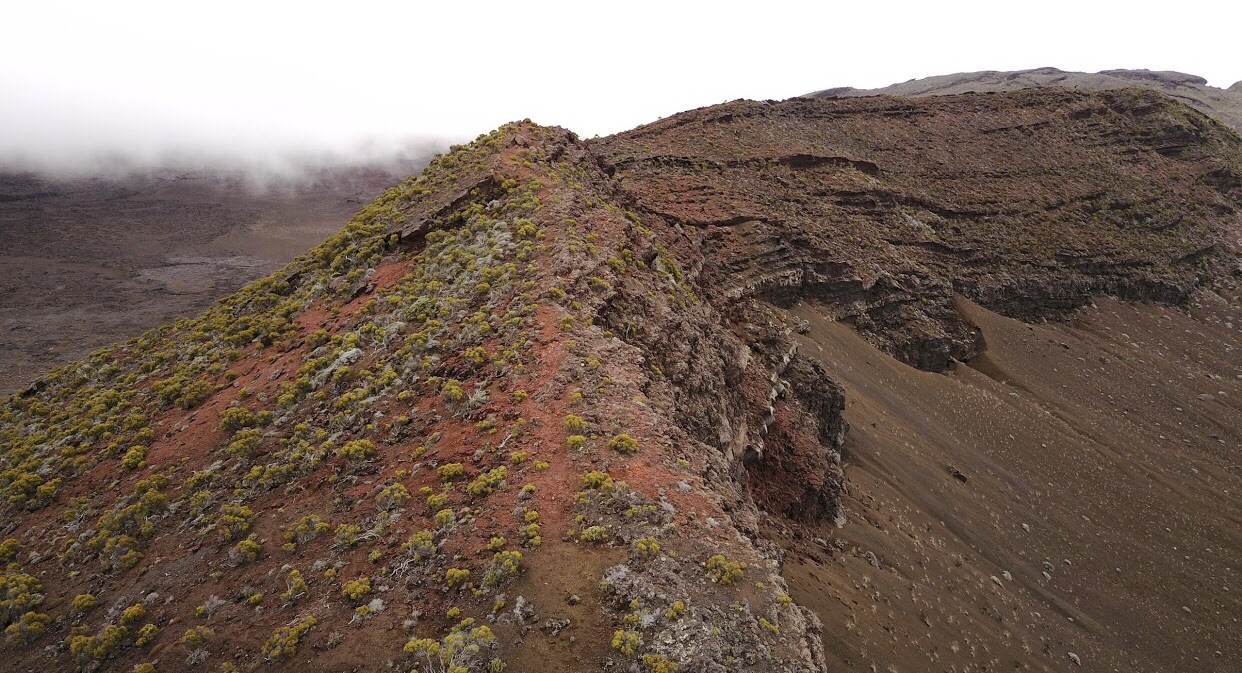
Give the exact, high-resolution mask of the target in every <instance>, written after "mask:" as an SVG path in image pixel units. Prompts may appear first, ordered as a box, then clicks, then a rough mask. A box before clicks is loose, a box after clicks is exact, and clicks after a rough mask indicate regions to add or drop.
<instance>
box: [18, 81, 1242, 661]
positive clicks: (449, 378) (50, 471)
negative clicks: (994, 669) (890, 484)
mask: <svg viewBox="0 0 1242 673" xmlns="http://www.w3.org/2000/svg"><path fill="white" fill-rule="evenodd" d="M1239 176H1242V145H1240V143H1239V140H1238V137H1237V135H1236V134H1234V133H1233V132H1232V131H1231V130H1229V129H1227V128H1226V127H1223V126H1221V125H1219V124H1217V123H1215V122H1213V121H1212V120H1210V119H1209V118H1207V117H1204V116H1202V115H1201V114H1199V113H1197V112H1195V111H1193V110H1191V109H1189V108H1186V107H1184V106H1182V105H1180V104H1178V103H1175V102H1173V101H1171V100H1169V99H1167V98H1164V97H1162V96H1159V95H1158V94H1154V93H1151V92H1144V91H1136V90H1126V91H1119V92H1090V93H1088V92H1065V91H1056V92H1049V91H1023V92H1016V93H1007V94H992V95H964V96H952V97H944V98H935V99H918V100H915V99H899V98H887V97H879V98H866V99H825V100H798V99H795V100H791V101H786V102H782V103H757V102H748V101H739V102H734V103H729V104H725V105H722V106H715V107H712V108H705V109H701V110H695V111H691V112H688V113H684V114H682V115H678V116H676V117H673V118H670V119H666V120H662V121H660V122H657V123H655V124H652V125H649V126H645V127H641V128H639V129H636V130H634V131H631V132H628V133H625V134H620V135H618V136H613V137H610V138H605V139H601V140H598V141H591V142H584V141H582V140H580V139H578V138H577V137H576V136H575V135H574V134H573V133H571V132H568V131H566V130H563V129H559V128H549V127H541V126H538V125H536V124H533V123H530V122H520V123H514V124H509V125H506V126H504V127H502V128H500V129H498V130H497V131H495V132H493V133H490V134H487V135H484V136H480V137H479V138H478V139H477V140H476V141H474V142H473V143H471V144H469V145H466V146H461V147H456V148H454V149H453V150H452V151H450V152H449V153H447V154H445V155H443V156H441V157H439V158H437V159H436V160H435V161H433V162H432V164H431V166H429V167H428V168H427V169H426V170H425V171H423V172H422V173H421V174H419V175H418V176H415V177H412V178H410V179H409V180H406V181H405V182H403V183H402V184H400V185H398V186H396V187H393V188H391V189H389V190H388V191H386V192H385V193H384V194H383V195H382V196H381V197H380V198H379V199H377V200H376V201H375V202H374V203H372V204H370V205H369V206H367V207H365V208H363V209H362V210H361V211H360V212H359V213H358V214H357V215H356V216H355V217H354V218H353V219H352V220H351V221H350V222H349V223H348V224H347V225H346V226H345V227H344V229H342V230H341V231H340V233H338V234H337V235H335V236H333V237H332V238H330V239H328V240H327V241H326V242H324V243H323V244H322V245H320V246H318V247H316V248H315V249H313V250H311V251H310V252H309V253H307V254H305V255H303V256H302V257H300V258H298V259H297V260H296V261H295V262H293V263H292V264H291V265H289V266H288V267H287V268H285V269H283V270H282V271H280V272H278V273H276V274H274V275H272V276H269V277H267V278H265V279H262V280H260V281H257V282H255V283H252V284H251V285H249V286H247V287H245V288H244V289H242V290H241V291H239V292H238V293H236V294H234V295H232V296H230V297H228V298H227V299H225V300H223V301H221V302H220V304H219V305H217V306H216V307H214V308H212V309H211V310H209V311H207V312H205V313H204V314H202V315H201V316H198V317H196V318H193V319H184V320H180V321H178V322H177V323H175V324H173V325H169V326H167V327H164V328H161V329H158V330H154V331H152V332H149V333H147V334H145V335H143V336H142V337H140V338H138V339H135V340H133V341H131V342H129V343H127V344H124V345H119V346H117V347H115V348H110V349H106V350H104V351H100V352H97V353H95V354H93V355H92V356H91V357H89V358H87V359H86V360H84V361H82V362H80V363H77V364H75V365H72V366H69V367H65V368H62V369H60V370H57V371H55V372H53V373H51V374H49V375H48V376H46V377H44V378H43V379H41V380H40V381H38V382H37V383H36V384H35V385H34V386H32V387H31V388H30V389H28V390H26V391H24V392H22V393H20V394H18V395H15V396H13V397H11V398H9V399H8V400H7V401H6V402H5V403H4V405H3V407H0V442H2V443H3V445H4V452H3V455H2V456H0V496H3V497H2V500H0V502H3V505H2V507H3V508H4V509H3V512H4V516H3V518H2V519H0V520H2V521H4V522H5V523H3V524H0V535H4V536H7V537H8V539H7V540H5V541H4V543H3V545H2V546H0V553H3V561H4V562H6V563H7V564H8V565H7V567H6V569H5V570H4V572H3V575H2V580H3V586H4V587H5V593H4V594H3V596H4V597H5V600H4V603H3V604H0V619H2V620H3V626H4V628H5V632H6V634H7V637H8V641H7V643H8V644H7V645H6V647H9V648H12V650H13V652H12V655H11V656H12V657H13V659H12V660H11V661H13V662H16V663H15V664H14V665H15V666H19V667H21V666H27V667H32V668H33V667H35V666H42V667H47V666H53V667H55V668H61V669H71V668H73V667H77V668H80V669H83V670H94V669H97V668H101V667H111V668H115V669H116V670H128V669H130V668H133V669H134V670H148V671H149V670H153V669H158V670H179V669H181V668H183V667H187V666H190V665H201V666H205V667H208V668H207V669H206V670H264V669H266V668H271V667H276V668H279V667H282V666H283V667H288V668H292V667H294V666H300V667H309V668H310V669H311V670H373V669H375V668H378V667H380V664H379V662H383V664H382V665H383V666H384V667H389V666H391V667H397V668H400V669H402V670H419V671H453V672H455V673H464V672H476V671H489V672H492V673H495V672H497V671H501V670H510V671H514V670H516V671H527V670H536V669H538V668H545V667H547V666H548V664H549V662H555V663H556V665H557V666H558V667H559V668H560V669H561V670H597V669H602V670H640V671H648V672H651V673H667V672H670V671H738V670H746V671H822V670H827V668H828V665H829V664H828V655H827V654H826V652H825V648H824V643H825V642H829V641H830V640H831V639H832V638H842V637H848V636H842V635H840V634H836V635H832V634H825V632H824V626H823V624H822V623H821V620H820V618H819V617H818V616H817V615H816V613H815V612H814V611H813V610H811V609H809V608H808V607H807V606H805V605H802V604H800V603H799V602H798V601H795V600H794V598H793V597H792V596H791V595H792V594H795V593H797V591H796V590H795V588H791V586H790V585H789V584H788V583H787V581H786V579H785V577H784V576H783V575H782V571H783V570H784V569H785V568H784V566H783V562H784V561H785V560H786V555H787V547H788V546H789V544H788V540H789V539H803V538H808V537H813V536H815V535H818V533H812V531H816V530H819V528H817V527H819V526H823V525H824V524H825V523H828V524H829V525H831V524H832V523H840V522H843V521H845V518H846V512H845V510H844V506H843V505H844V500H843V498H844V495H845V490H844V482H843V471H842V467H841V463H842V449H843V447H846V446H847V437H848V436H849V435H848V424H847V422H846V418H845V414H844V409H845V405H846V401H847V394H846V389H845V388H844V387H843V385H842V383H841V382H840V381H839V380H838V379H837V378H835V377H834V376H831V375H829V373H828V371H827V370H826V368H825V364H824V361H823V360H822V359H821V358H819V357H813V356H809V355H808V354H806V353H805V352H804V351H805V345H804V344H801V342H800V340H799V335H803V334H808V333H810V334H812V335H813V334H814V333H815V332H814V330H815V329H817V328H816V327H815V326H814V325H812V324H810V323H809V322H808V321H807V320H805V319H803V318H800V317H799V315H800V314H799V313H798V308H797V307H798V306H799V305H800V304H804V303H807V302H811V303H813V304H814V305H815V306H816V307H817V308H816V316H818V317H817V318H816V319H817V320H818V319H831V320H833V321H835V322H837V323H841V324H849V325H851V326H852V328H853V329H854V330H855V331H856V332H857V333H858V334H860V335H862V336H863V337H864V338H865V339H867V340H868V343H870V344H871V345H872V346H874V347H876V348H878V349H880V350H881V351H883V352H884V353H888V354H890V355H892V356H894V357H896V358H898V359H899V360H901V361H903V362H905V363H907V364H908V365H911V366H913V367H917V368H919V369H922V370H925V371H930V372H941V371H946V370H949V369H950V368H952V367H953V366H955V364H956V363H960V362H961V361H964V360H970V359H972V358H976V357H978V356H980V355H981V354H984V353H986V351H987V348H988V346H987V339H986V338H985V331H986V330H984V329H983V328H982V327H980V322H981V320H982V319H981V318H980V317H979V316H978V315H977V314H976V313H975V312H974V311H975V309H973V308H969V307H967V304H966V302H973V304H972V305H979V306H982V307H986V308H988V309H991V310H993V311H996V312H999V313H1001V314H1005V315H1008V316H1011V317H1014V318H1020V319H1023V320H1027V321H1038V320H1042V319H1047V318H1054V319H1055V318H1057V317H1060V316H1064V315H1067V314H1068V313H1069V312H1072V311H1074V310H1076V309H1079V308H1081V307H1084V306H1087V305H1089V304H1090V303H1091V302H1092V300H1093V297H1097V296H1100V295H1112V296H1116V297H1120V298H1122V299H1125V300H1131V301H1151V302H1159V303H1163V304H1173V305H1178V304H1185V303H1187V302H1188V301H1190V300H1191V298H1192V297H1194V296H1197V293H1202V292H1206V291H1209V290H1211V289H1213V288H1218V287H1222V286H1224V285H1227V283H1228V282H1229V281H1230V278H1231V274H1236V273H1237V270H1238V265H1237V263H1238V257H1237V245H1238V236H1239V229H1240V225H1239V223H1240V222H1242V220H1240V219H1239V215H1238V206H1239V205H1240V202H1242V182H1240V180H1239ZM879 352H880V351H877V353H879ZM927 375H928V376H931V374H927ZM830 568H831V566H826V567H825V569H824V570H823V572H831V570H830ZM997 581H998V582H1000V580H997Z"/></svg>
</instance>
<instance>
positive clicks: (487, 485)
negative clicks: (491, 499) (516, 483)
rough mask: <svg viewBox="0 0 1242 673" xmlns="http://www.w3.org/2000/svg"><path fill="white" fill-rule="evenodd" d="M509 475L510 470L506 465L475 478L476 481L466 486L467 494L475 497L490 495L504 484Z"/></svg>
mask: <svg viewBox="0 0 1242 673" xmlns="http://www.w3.org/2000/svg"><path fill="white" fill-rule="evenodd" d="M508 474H509V470H508V468H506V467H505V466H504V465H501V466H500V467H494V468H492V469H490V470H488V471H487V472H484V473H483V474H480V475H479V476H478V477H475V479H474V481H471V482H470V483H469V484H468V485H467V486H466V492H468V493H469V494H470V495H472V496H475V497H480V496H484V495H488V494H489V493H491V492H492V491H494V490H496V489H497V488H500V486H501V485H502V484H504V481H505V477H506V476H508Z"/></svg>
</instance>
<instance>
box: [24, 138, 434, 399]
mask: <svg viewBox="0 0 1242 673" xmlns="http://www.w3.org/2000/svg"><path fill="white" fill-rule="evenodd" d="M424 165H426V161H425V160H408V161H403V162H394V163H393V164H391V165H390V164H388V163H377V164H375V165H370V166H359V167H342V166H329V167H325V168H322V169H320V170H318V171H316V172H314V173H310V174H307V175H305V176H302V177H300V178H297V179H291V180H289V181H285V182H281V183H279V184H276V183H272V184H269V185H266V186H259V185H258V184H256V183H255V180H254V179H253V178H252V177H250V176H248V175H246V174H243V173H240V172H237V171H228V170H224V169H217V170H210V169H198V170H192V169H161V170H156V171H151V172H136V173H133V174H105V175H99V176H56V175H39V174H34V173H12V172H0V269H2V270H3V272H4V273H3V278H2V279H0V314H2V317H0V393H2V394H8V393H11V392H14V391H16V390H19V389H21V388H23V387H25V386H27V385H29V384H30V382H31V381H33V380H34V379H35V378H36V377H37V376H38V375H40V374H42V373H44V372H46V371H47V370H49V369H51V368H52V367H55V366H58V365H62V364H65V363H67V362H72V361H74V360H77V359H79V358H81V357H83V356H85V355H87V354H88V353H89V352H90V351H91V350H93V349H96V348H100V347H103V346H106V345H108V344H110V343H114V342H116V341H121V340H124V339H128V338H131V337H134V336H137V335H138V334H141V333H142V332H144V331H146V330H148V329H151V328H153V327H157V326H159V325H161V324H164V323H166V322H171V321H173V320H176V319H177V318H180V317H185V316H192V315H195V314H197V313H199V312H201V311H203V310H204V309H206V308H208V307H209V306H211V305H212V304H213V303H215V302H216V301H217V300H219V299H220V298H222V297H224V296H227V295H228V294H230V293H232V292H234V291H236V290H237V289H238V288H240V287H241V286H242V285H245V284H246V283H248V282H250V281H252V280H255V279H256V278H261V277H263V276H266V275H267V274H269V273H271V272H272V271H274V270H275V269H277V268H279V267H280V266H283V265H284V264H287V263H289V261H290V260H292V259H293V258H294V257H296V256H297V255H299V254H301V253H303V252H305V251H306V250H307V249H309V248H311V247H312V246H314V245H315V244H317V243H319V242H320V241H322V240H323V239H325V238H327V237H328V236H330V235H332V234H333V233H335V232H336V231H337V230H338V229H340V227H341V223H342V222H344V221H346V220H348V219H349V216H350V215H352V214H353V213H354V212H355V211H357V210H358V208H359V207H361V206H362V205H364V204H366V203H369V202H370V201H371V200H372V199H374V198H375V197H376V196H377V195H378V194H380V193H381V192H383V191H384V189H386V188H388V187H389V186H391V185H392V184H394V183H396V182H399V181H400V180H401V179H402V178H404V177H405V176H406V175H409V174H410V172H412V171H414V170H417V169H419V168H421V167H422V166H424Z"/></svg>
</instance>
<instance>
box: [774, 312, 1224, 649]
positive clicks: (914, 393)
mask: <svg viewBox="0 0 1242 673" xmlns="http://www.w3.org/2000/svg"><path fill="white" fill-rule="evenodd" d="M1240 306H1242V302H1239V301H1237V299H1236V298H1234V299H1233V300H1232V301H1227V300H1222V299H1220V298H1217V297H1213V298H1208V299H1203V300H1202V301H1201V302H1200V303H1199V304H1198V305H1197V307H1196V308H1195V309H1193V311H1192V312H1191V313H1190V314H1187V313H1186V312H1183V311H1180V310H1177V309H1172V308H1166V307H1158V306H1151V305H1138V306H1136V305H1127V304H1123V303H1119V302H1116V301H1112V300H1099V301H1097V303H1096V305H1095V306H1093V307H1090V308H1087V309H1084V310H1082V311H1081V312H1080V314H1079V315H1078V316H1077V318H1076V319H1075V320H1073V321H1072V322H1070V323H1068V324H1051V323H1049V324H1043V325H1028V324H1024V323H1021V322H1017V321H1013V320H1009V319H1006V318H1003V317H1001V316H998V315H996V314H994V313H991V312H989V311H986V310H983V309H981V308H979V307H977V306H973V305H969V304H967V303H966V302H962V310H963V312H964V313H965V314H966V315H967V316H968V318H969V319H970V320H972V321H973V322H975V323H976V324H977V325H978V326H979V327H981V328H982V330H983V333H984V336H985V338H986V339H987V351H986V353H985V354H983V355H982V356H980V357H977V358H975V359H974V360H973V361H972V362H971V363H969V364H968V365H958V366H955V367H954V368H953V369H952V371H951V372H949V373H948V374H946V375H939V374H930V373H926V372H922V371H918V370H915V369H912V368H910V367H908V366H906V365H903V364H901V363H899V362H897V361H895V360H893V359H892V358H890V357H889V356H887V355H885V354H883V353H881V352H879V351H877V350H876V349H874V348H872V347H871V346H870V345H868V344H867V343H866V342H864V341H863V340H862V339H861V338H860V337H859V336H858V335H857V334H855V333H854V332H852V331H851V330H850V329H849V328H848V327H847V326H845V325H844V324H840V323H833V322H829V321H827V320H824V319H823V318H821V317H820V311H818V310H817V309H816V307H814V306H810V305H805V304H803V305H798V306H796V307H795V308H794V309H793V311H792V316H793V317H794V319H804V320H806V321H808V322H809V323H810V326H811V329H810V332H809V333H808V334H806V335H803V336H801V337H799V338H800V340H801V346H802V352H803V353H805V354H808V355H811V356H813V357H816V358H817V359H819V360H820V361H821V362H822V363H823V365H824V366H825V367H826V368H827V370H828V371H829V373H830V374H831V375H832V376H834V377H835V378H836V379H837V380H839V381H841V382H842V383H843V384H844V385H845V387H846V389H847V395H848V397H847V407H846V417H847V419H848V420H849V422H850V423H851V429H850V432H849V435H848V437H847V440H846V444H845V453H844V456H845V466H846V467H845V469H846V475H847V480H848V481H847V483H848V492H849V495H848V498H847V501H846V512H847V517H848V522H847V523H846V525H845V526H844V527H842V528H839V529H838V528H835V527H833V526H832V525H830V524H825V525H823V526H822V527H821V528H820V529H819V530H818V531H817V532H816V533H815V536H818V539H817V540H816V539H799V540H795V541H789V540H786V542H787V543H789V544H792V546H793V549H794V551H793V552H792V553H791V554H790V557H789V559H788V562H787V565H786V568H785V575H786V577H787V579H788V580H789V582H790V585H791V588H792V595H793V597H794V598H795V599H796V600H797V601H798V602H799V603H802V604H804V605H807V606H809V607H811V608H812V609H814V610H815V611H816V612H817V613H818V614H819V615H820V617H821V618H822V619H823V621H824V624H825V629H824V641H825V646H826V649H827V652H828V655H829V661H830V669H831V670H871V671H877V670H878V671H902V672H904V671H998V670H1072V669H1076V668H1077V667H1076V666H1075V661H1074V658H1075V657H1077V660H1078V661H1080V662H1081V669H1082V670H1095V671H1113V670H1116V671H1192V670H1193V671H1237V670H1240V667H1239V662H1242V639H1240V638H1239V637H1238V634H1239V633H1240V632H1242V627H1240V625H1239V619H1242V603H1240V601H1239V592H1240V591H1242V586H1240V585H1242V582H1240V581H1239V579H1240V578H1239V575H1238V573H1239V569H1242V527H1240V525H1239V524H1240V523H1242V499H1240V498H1239V492H1240V490H1242V473H1240V472H1239V465H1238V458H1239V446H1240V445H1242V352H1240V351H1239V346H1240V345H1242V340H1240V339H1239V334H1238V329H1239V327H1242V310H1240V309H1239V307H1240ZM955 475H960V478H959V477H957V476H955ZM815 536H811V537H812V538H813V537H815ZM1045 573H1046V574H1045ZM1070 653H1073V655H1071V654H1070Z"/></svg>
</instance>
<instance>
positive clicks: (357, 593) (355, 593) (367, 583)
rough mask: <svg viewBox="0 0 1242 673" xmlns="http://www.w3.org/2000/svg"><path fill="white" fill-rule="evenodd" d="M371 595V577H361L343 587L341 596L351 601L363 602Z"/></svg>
mask: <svg viewBox="0 0 1242 673" xmlns="http://www.w3.org/2000/svg"><path fill="white" fill-rule="evenodd" d="M369 593H371V578H370V577H359V578H357V579H352V580H349V581H348V582H346V583H345V584H343V585H341V595H342V596H344V597H345V598H348V599H349V600H351V601H359V600H362V599H363V598H364V597H365V596H366V595H367V594H369Z"/></svg>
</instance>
